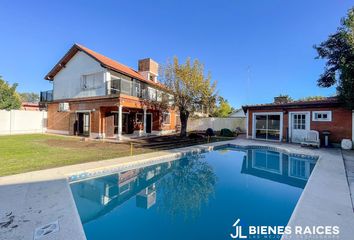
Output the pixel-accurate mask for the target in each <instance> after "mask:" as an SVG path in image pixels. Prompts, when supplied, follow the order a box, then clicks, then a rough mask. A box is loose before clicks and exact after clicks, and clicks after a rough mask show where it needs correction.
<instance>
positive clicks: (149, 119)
mask: <svg viewBox="0 0 354 240" xmlns="http://www.w3.org/2000/svg"><path fill="white" fill-rule="evenodd" d="M151 129H152V114H149V113H148V114H146V133H151Z"/></svg>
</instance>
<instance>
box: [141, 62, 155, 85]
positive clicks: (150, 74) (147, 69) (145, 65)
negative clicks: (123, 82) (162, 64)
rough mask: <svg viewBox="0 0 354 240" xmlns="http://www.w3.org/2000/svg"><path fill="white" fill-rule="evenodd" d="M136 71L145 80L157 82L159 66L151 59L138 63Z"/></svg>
mask: <svg viewBox="0 0 354 240" xmlns="http://www.w3.org/2000/svg"><path fill="white" fill-rule="evenodd" d="M138 71H139V73H140V74H141V75H143V76H144V77H145V78H146V79H147V80H150V81H153V82H157V77H158V75H159V64H158V63H157V62H155V61H154V60H152V59H151V58H145V59H141V60H139V61H138Z"/></svg>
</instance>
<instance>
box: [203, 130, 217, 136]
mask: <svg viewBox="0 0 354 240" xmlns="http://www.w3.org/2000/svg"><path fill="white" fill-rule="evenodd" d="M205 134H206V135H207V136H210V137H212V136H215V133H214V130H213V129H211V128H208V129H207V130H206V131H205Z"/></svg>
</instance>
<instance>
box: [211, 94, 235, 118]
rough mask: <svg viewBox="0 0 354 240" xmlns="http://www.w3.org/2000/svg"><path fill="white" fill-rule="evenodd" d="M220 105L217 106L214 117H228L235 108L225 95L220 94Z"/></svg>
mask: <svg viewBox="0 0 354 240" xmlns="http://www.w3.org/2000/svg"><path fill="white" fill-rule="evenodd" d="M218 103H219V104H218V106H217V107H216V109H215V111H214V112H213V116H214V117H227V116H229V115H230V114H231V113H232V111H233V108H232V107H231V105H230V104H229V102H228V101H227V100H226V99H224V98H223V97H221V96H219V97H218Z"/></svg>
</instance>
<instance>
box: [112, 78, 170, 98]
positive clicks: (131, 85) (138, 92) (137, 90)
mask: <svg viewBox="0 0 354 240" xmlns="http://www.w3.org/2000/svg"><path fill="white" fill-rule="evenodd" d="M107 90H108V91H107V94H108V95H116V94H125V95H129V96H133V97H138V98H142V99H146V100H150V101H158V102H161V101H162V100H163V99H164V100H166V99H165V98H166V97H167V95H166V94H164V93H163V92H162V91H161V90H157V89H155V88H152V87H150V86H149V85H148V84H145V83H142V82H140V81H139V82H138V81H127V80H125V79H111V81H110V82H109V83H107ZM168 101H169V103H170V104H172V103H173V99H171V97H169V99H168Z"/></svg>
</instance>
